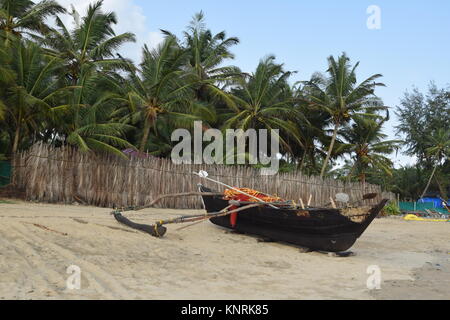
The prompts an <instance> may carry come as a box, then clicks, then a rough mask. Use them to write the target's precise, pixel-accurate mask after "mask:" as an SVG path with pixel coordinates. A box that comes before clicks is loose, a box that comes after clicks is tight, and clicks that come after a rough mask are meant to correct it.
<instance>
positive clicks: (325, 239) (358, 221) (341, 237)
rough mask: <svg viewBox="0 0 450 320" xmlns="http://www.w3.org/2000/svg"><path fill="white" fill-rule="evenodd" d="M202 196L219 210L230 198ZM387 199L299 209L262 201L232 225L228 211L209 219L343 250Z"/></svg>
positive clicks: (276, 237)
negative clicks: (358, 204) (368, 203)
mask: <svg viewBox="0 0 450 320" xmlns="http://www.w3.org/2000/svg"><path fill="white" fill-rule="evenodd" d="M199 189H200V191H201V192H209V193H211V192H212V190H211V189H209V188H206V187H205V186H202V185H199ZM202 199H203V203H204V206H205V209H206V211H207V212H218V211H221V210H223V209H224V208H226V207H227V206H229V201H228V200H225V199H224V198H223V197H222V196H219V195H215V196H214V195H213V196H206V195H202ZM387 201H388V200H387V199H383V200H382V201H380V202H379V203H378V204H377V205H375V206H373V207H369V206H367V207H357V208H341V209H333V208H310V207H308V208H305V209H302V208H299V207H296V206H295V207H294V206H290V207H288V206H285V207H283V206H280V207H279V208H277V209H275V208H273V207H270V206H269V205H261V206H256V207H252V208H249V209H246V210H244V211H242V212H239V213H238V214H237V220H236V224H235V225H234V227H233V226H232V223H231V221H230V216H229V215H222V216H218V217H213V218H211V219H210V221H211V222H212V223H214V224H216V225H218V226H221V227H225V228H229V229H233V230H236V231H238V232H241V233H247V234H253V235H257V236H261V237H264V238H268V239H271V240H274V241H281V242H287V243H292V244H295V245H298V246H301V247H303V248H308V249H310V250H317V251H328V252H342V251H345V250H348V249H349V248H350V247H351V246H352V245H353V244H354V243H355V241H356V240H357V239H358V238H359V237H360V236H361V235H362V233H363V232H364V231H365V230H366V229H367V227H368V226H369V225H370V223H371V222H372V221H373V219H374V218H375V217H376V216H377V215H378V213H379V212H380V211H381V209H383V207H384V206H385V204H386V202H387Z"/></svg>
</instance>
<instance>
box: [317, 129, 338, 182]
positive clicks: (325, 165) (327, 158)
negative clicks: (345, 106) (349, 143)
mask: <svg viewBox="0 0 450 320" xmlns="http://www.w3.org/2000/svg"><path fill="white" fill-rule="evenodd" d="M338 129H339V124H338V123H336V124H335V125H334V131H333V137H332V138H331V142H330V147H329V148H328V152H327V157H326V158H325V161H324V163H323V166H322V170H321V171H320V179H322V178H323V175H324V173H325V169H326V167H327V165H328V161H330V157H331V152H333V147H334V142H335V141H336V136H337V132H338Z"/></svg>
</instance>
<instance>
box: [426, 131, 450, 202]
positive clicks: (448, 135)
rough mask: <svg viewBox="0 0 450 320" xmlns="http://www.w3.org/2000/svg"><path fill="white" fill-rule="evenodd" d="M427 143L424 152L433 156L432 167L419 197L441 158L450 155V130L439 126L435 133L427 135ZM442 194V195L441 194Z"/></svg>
mask: <svg viewBox="0 0 450 320" xmlns="http://www.w3.org/2000/svg"><path fill="white" fill-rule="evenodd" d="M427 140H428V141H429V145H430V147H428V148H427V149H426V152H427V153H428V154H429V155H430V156H432V158H434V167H433V171H432V172H431V175H430V178H429V179H428V182H427V184H426V186H425V189H424V190H423V192H422V195H421V196H420V197H421V198H422V197H423V196H424V195H425V194H426V193H427V191H428V188H429V187H430V184H431V181H432V180H433V177H434V175H435V173H436V169H437V168H438V167H439V165H440V164H441V162H442V160H443V159H448V157H450V130H449V129H448V128H439V129H438V130H437V131H436V132H435V134H434V135H433V134H432V135H430V136H428V139H427ZM442 196H444V195H442Z"/></svg>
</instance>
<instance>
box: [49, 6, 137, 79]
mask: <svg viewBox="0 0 450 320" xmlns="http://www.w3.org/2000/svg"><path fill="white" fill-rule="evenodd" d="M102 4H103V1H97V2H95V3H93V4H90V5H89V7H88V9H87V12H86V15H85V16H84V17H82V18H81V19H80V15H79V14H78V12H76V11H75V9H73V10H72V12H71V13H70V14H71V15H72V17H73V19H74V22H75V28H74V29H73V30H69V29H68V28H67V27H66V26H65V25H64V23H63V22H62V21H61V19H60V18H59V17H56V18H55V22H56V26H57V27H56V29H55V30H52V31H51V32H49V33H47V34H46V38H45V41H44V44H45V45H46V48H47V52H48V53H49V54H50V55H51V56H55V57H59V58H61V59H62V60H63V61H64V67H63V69H62V70H61V72H62V73H63V74H64V75H65V77H66V80H67V81H68V82H69V83H70V84H71V85H79V84H81V83H82V82H83V79H81V78H82V74H84V76H87V77H89V76H90V73H92V72H95V71H98V70H116V69H120V68H124V67H125V66H124V61H123V59H119V58H117V57H116V56H115V55H116V52H117V50H118V49H119V48H120V46H122V45H123V44H125V43H127V42H134V41H136V39H135V35H134V34H133V33H129V32H126V33H122V34H119V35H116V34H115V32H114V30H113V25H115V24H116V23H117V17H116V15H115V13H114V12H107V13H104V12H103V11H102Z"/></svg>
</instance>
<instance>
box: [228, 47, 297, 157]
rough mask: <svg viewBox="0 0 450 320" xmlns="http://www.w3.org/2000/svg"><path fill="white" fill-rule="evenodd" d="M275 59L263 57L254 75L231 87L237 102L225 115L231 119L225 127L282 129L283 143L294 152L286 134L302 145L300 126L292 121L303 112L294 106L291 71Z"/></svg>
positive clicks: (238, 81) (240, 79) (281, 139)
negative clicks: (289, 81) (290, 81)
mask: <svg viewBox="0 0 450 320" xmlns="http://www.w3.org/2000/svg"><path fill="white" fill-rule="evenodd" d="M274 61H275V57H274V56H268V57H266V58H264V59H262V60H261V61H260V63H259V65H258V67H257V68H256V71H255V72H254V73H253V74H251V75H250V76H249V77H241V78H239V79H237V80H236V88H235V89H233V90H232V94H233V96H232V99H233V100H234V102H235V103H234V106H233V105H230V108H231V113H229V114H225V115H224V116H226V117H227V118H228V119H227V120H226V121H225V123H224V126H223V128H224V129H227V128H234V129H243V130H246V129H248V128H253V129H260V128H265V129H280V131H282V135H280V136H279V139H280V142H281V144H282V146H283V147H284V148H285V149H286V150H287V151H288V152H290V153H291V154H292V148H291V147H290V145H289V143H288V142H287V139H285V138H283V136H287V137H289V138H291V139H292V140H293V141H295V142H296V143H297V144H298V145H300V146H302V142H301V139H300V136H301V135H300V132H299V130H298V127H297V126H296V124H295V123H294V122H293V121H291V120H289V119H290V118H292V119H298V118H301V114H300V113H299V112H298V110H297V109H296V108H294V106H293V104H294V99H293V93H292V91H291V88H290V86H289V84H288V83H287V79H288V77H289V76H290V75H291V74H292V72H286V71H284V70H283V65H281V64H276V63H275V62H274Z"/></svg>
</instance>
